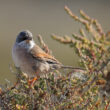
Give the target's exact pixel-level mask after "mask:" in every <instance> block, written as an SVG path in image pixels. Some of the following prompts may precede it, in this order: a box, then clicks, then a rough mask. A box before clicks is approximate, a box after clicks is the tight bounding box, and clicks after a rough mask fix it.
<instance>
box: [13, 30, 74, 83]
mask: <svg viewBox="0 0 110 110" xmlns="http://www.w3.org/2000/svg"><path fill="white" fill-rule="evenodd" d="M12 58H13V61H14V64H15V66H16V67H17V68H20V70H21V71H22V72H23V73H26V74H27V75H28V76H29V77H34V79H33V81H35V80H36V79H37V78H38V77H40V76H41V75H42V74H47V73H49V72H51V71H53V70H56V69H60V68H69V69H75V68H73V67H72V66H64V65H63V64H62V63H60V62H59V61H58V60H57V59H55V57H53V56H52V55H50V54H48V53H46V52H45V51H44V50H43V49H41V48H40V47H39V46H38V45H37V44H36V43H35V41H34V39H33V34H32V33H31V32H30V31H29V30H24V31H21V32H20V33H19V34H18V35H17V37H16V41H15V43H14V45H13V47H12Z"/></svg>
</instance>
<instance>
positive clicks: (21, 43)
mask: <svg viewBox="0 0 110 110" xmlns="http://www.w3.org/2000/svg"><path fill="white" fill-rule="evenodd" d="M18 45H19V46H21V47H23V48H26V49H28V50H30V49H32V48H33V47H34V46H35V45H36V44H35V42H34V41H33V40H32V41H29V43H27V42H26V41H22V42H20V43H19V44H18Z"/></svg>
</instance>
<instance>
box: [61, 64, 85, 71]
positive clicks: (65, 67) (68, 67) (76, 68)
mask: <svg viewBox="0 0 110 110" xmlns="http://www.w3.org/2000/svg"><path fill="white" fill-rule="evenodd" d="M61 68H64V69H73V70H85V69H84V68H80V67H72V66H64V65H62V66H61Z"/></svg>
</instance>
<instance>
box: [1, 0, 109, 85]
mask: <svg viewBox="0 0 110 110" xmlns="http://www.w3.org/2000/svg"><path fill="white" fill-rule="evenodd" d="M65 5H67V6H68V7H69V8H70V9H71V10H72V11H73V12H74V13H76V14H77V15H79V9H83V10H84V11H85V12H86V13H87V14H88V15H89V16H91V17H93V18H96V19H98V20H99V22H100V23H101V25H102V26H103V29H104V31H105V32H106V31H108V30H109V29H110V1H109V0H0V84H4V83H6V81H5V79H8V80H10V81H13V80H14V79H15V77H14V75H13V74H12V73H11V72H10V69H9V64H13V61H12V58H11V48H12V46H13V44H14V42H15V39H16V36H17V34H18V33H19V32H20V31H22V30H25V29H28V30H30V31H31V32H32V33H33V35H34V39H35V40H37V38H36V35H38V34H41V35H42V36H43V39H44V41H45V43H46V44H48V46H49V48H50V49H51V50H52V52H53V54H54V56H55V57H56V58H57V59H58V60H59V61H60V62H62V63H63V64H65V65H72V66H75V67H76V66H78V57H77V55H76V54H75V52H74V50H73V48H69V46H67V45H63V44H60V43H58V42H56V41H54V40H52V39H51V37H50V35H51V34H52V33H54V34H57V35H61V36H62V35H69V36H71V34H72V33H78V29H79V27H81V25H80V24H79V23H78V22H75V21H74V20H73V19H71V18H70V17H69V16H68V15H67V13H66V12H65V11H64V6H65Z"/></svg>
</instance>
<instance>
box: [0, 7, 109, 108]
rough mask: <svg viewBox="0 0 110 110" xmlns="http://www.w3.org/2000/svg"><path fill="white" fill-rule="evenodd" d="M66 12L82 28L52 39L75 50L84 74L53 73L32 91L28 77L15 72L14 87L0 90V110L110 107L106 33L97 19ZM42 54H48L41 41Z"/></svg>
mask: <svg viewBox="0 0 110 110" xmlns="http://www.w3.org/2000/svg"><path fill="white" fill-rule="evenodd" d="M65 10H66V12H67V13H68V14H69V15H70V16H71V17H72V18H73V19H74V20H76V21H78V22H80V23H81V24H82V25H83V26H84V27H85V28H84V29H82V28H81V29H80V31H79V35H76V34H72V37H69V36H64V37H60V36H57V35H52V38H53V39H55V40H57V41H59V42H60V43H63V44H68V45H70V47H71V48H74V50H75V51H76V53H77V55H78V56H79V59H80V65H81V66H82V67H83V68H85V70H80V69H78V70H77V69H76V70H72V71H70V72H66V71H64V72H59V71H54V72H52V73H48V74H47V75H46V76H43V77H40V78H39V79H38V80H37V81H36V83H35V85H34V87H33V88H32V87H30V86H29V84H28V77H27V76H26V75H24V74H23V73H21V72H17V73H16V75H17V80H16V82H17V83H16V84H15V85H14V86H11V87H6V88H5V89H4V88H1V89H0V108H1V109H3V110H73V109H74V110H101V109H102V110H104V109H105V110H107V109H110V107H109V94H110V81H109V80H110V72H109V56H110V55H109V50H110V49H109V45H110V41H109V33H110V32H108V33H107V34H105V33H104V32H103V30H102V27H101V25H100V24H99V23H98V21H97V20H96V19H93V18H90V17H89V16H88V15H86V14H85V13H84V12H83V11H82V10H81V11H80V15H81V17H78V16H76V15H75V14H74V13H72V12H71V10H70V9H69V8H68V7H65ZM40 41H41V44H42V45H43V47H44V50H45V51H46V52H48V53H51V52H50V51H49V50H48V47H47V46H46V45H45V44H44V42H43V40H42V39H41V37H40Z"/></svg>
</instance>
